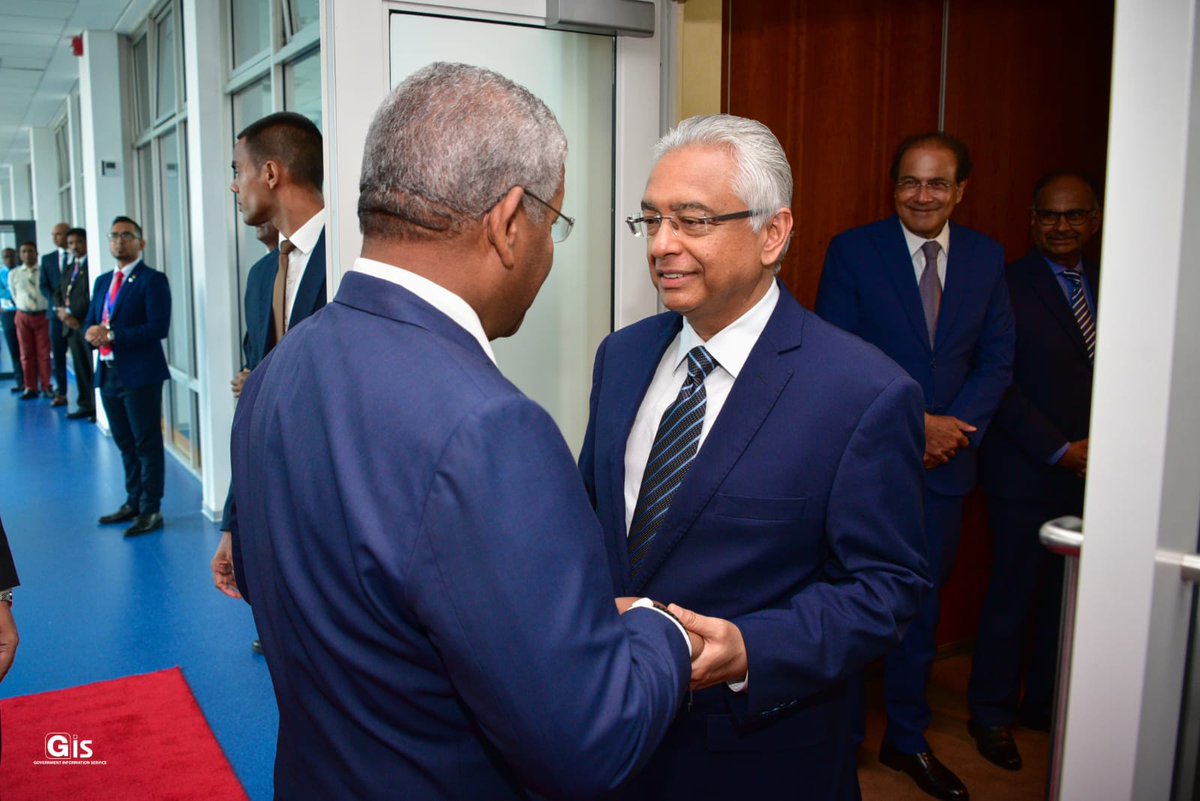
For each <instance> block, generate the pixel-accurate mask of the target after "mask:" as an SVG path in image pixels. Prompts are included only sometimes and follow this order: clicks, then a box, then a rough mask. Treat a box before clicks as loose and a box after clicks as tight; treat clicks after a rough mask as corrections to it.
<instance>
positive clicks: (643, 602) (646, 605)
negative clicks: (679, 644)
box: [629, 598, 692, 659]
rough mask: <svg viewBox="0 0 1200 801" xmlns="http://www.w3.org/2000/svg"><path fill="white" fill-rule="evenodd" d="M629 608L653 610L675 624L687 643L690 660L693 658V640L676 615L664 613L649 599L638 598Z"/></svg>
mask: <svg viewBox="0 0 1200 801" xmlns="http://www.w3.org/2000/svg"><path fill="white" fill-rule="evenodd" d="M629 608H630V609H653V610H654V611H655V612H657V613H658V614H660V615H662V616H663V617H665V618H666V619H667V620H669V621H671V622H672V623H674V624H675V628H677V629H679V634H680V635H681V636H682V637H683V641H684V642H685V643H687V649H688V658H689V659H690V658H691V656H692V640H691V638H690V637H688V634H687V629H685V628H684V627H683V624H682V623H680V622H679V620H678V619H676V617H675V616H674V615H672V614H670V613H668V612H664V611H663V610H661V609H659V608H658V607H656V606H655V605H654V601H651V600H650V599H649V598H638V599H637V600H636V601H634V602H633V603H632V604H631V605H630V607H629Z"/></svg>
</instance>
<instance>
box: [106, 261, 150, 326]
mask: <svg viewBox="0 0 1200 801" xmlns="http://www.w3.org/2000/svg"><path fill="white" fill-rule="evenodd" d="M145 269H146V262H144V261H139V262H138V263H137V266H135V267H134V268H133V270H131V271H130V273H129V277H128V278H126V279H125V280H124V281H122V282H121V288H120V290H119V291H118V292H117V301H116V303H114V304H113V307H112V314H111V315H109V319H110V320H115V319H116V317H117V312H118V311H119V310H121V309H123V308H125V299H126V298H127V297H129V296H130V295H132V294H133V291H134V284H136V283H137V280H138V277H139V276H141V274H142V271H143V270H145ZM116 277H117V271H116V270H113V278H116ZM109 286H110V287H111V286H112V285H111V284H109Z"/></svg>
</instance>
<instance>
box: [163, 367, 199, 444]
mask: <svg viewBox="0 0 1200 801" xmlns="http://www.w3.org/2000/svg"><path fill="white" fill-rule="evenodd" d="M168 387H169V390H168V393H167V394H168V396H169V398H170V400H169V404H170V405H169V407H168V408H167V415H168V418H167V419H168V420H169V425H170V426H171V436H170V442H171V445H172V446H173V447H174V448H175V450H176V451H177V452H178V453H179V454H180V455H181V456H183V458H184V460H185V461H188V462H190V461H192V445H193V443H195V442H196V437H195V432H194V431H193V430H192V391H191V390H190V389H188V388H187V385H186V384H184V383H182V382H180V381H176V380H174V379H172V380H171V381H169V382H168Z"/></svg>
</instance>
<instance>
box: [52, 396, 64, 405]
mask: <svg viewBox="0 0 1200 801" xmlns="http://www.w3.org/2000/svg"><path fill="white" fill-rule="evenodd" d="M50 405H51V406H66V405H67V396H66V395H55V396H54V400H52V401H50Z"/></svg>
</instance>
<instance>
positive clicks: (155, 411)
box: [125, 382, 165, 515]
mask: <svg viewBox="0 0 1200 801" xmlns="http://www.w3.org/2000/svg"><path fill="white" fill-rule="evenodd" d="M125 409H126V412H127V414H128V416H129V422H130V427H131V428H132V429H133V437H134V447H135V449H136V452H137V460H138V469H139V471H140V476H141V479H140V490H141V493H140V495H139V496H138V511H139V512H141V513H142V514H144V515H148V514H151V513H153V512H157V511H158V510H159V507H160V506H161V505H162V495H163V472H164V468H165V465H164V463H163V462H164V459H163V456H164V454H163V436H162V382H155V383H153V384H150V385H149V386H145V387H138V388H137V389H132V390H127V391H126V394H125Z"/></svg>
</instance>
